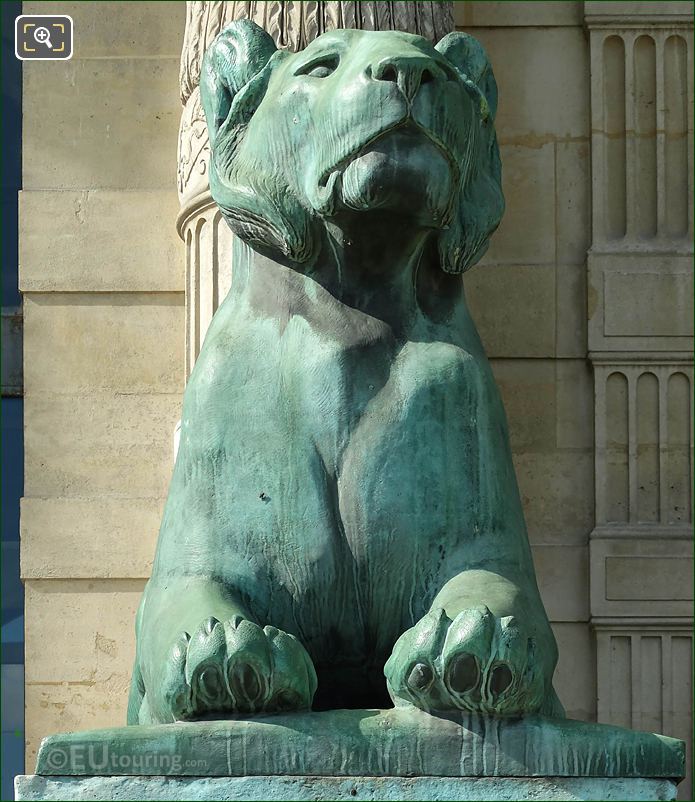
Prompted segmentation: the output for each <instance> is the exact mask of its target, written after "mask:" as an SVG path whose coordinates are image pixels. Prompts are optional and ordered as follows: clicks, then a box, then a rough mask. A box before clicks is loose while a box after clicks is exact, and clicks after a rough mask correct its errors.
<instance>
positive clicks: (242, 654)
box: [138, 579, 317, 724]
mask: <svg viewBox="0 0 695 802" xmlns="http://www.w3.org/2000/svg"><path fill="white" fill-rule="evenodd" d="M139 619H140V624H139V627H140V630H141V631H140V632H138V641H139V643H140V644H141V649H140V650H139V653H138V669H139V673H140V678H141V682H142V686H143V689H144V697H143V699H142V703H141V707H140V711H139V715H138V720H139V723H141V724H146V723H167V722H171V721H179V720H185V719H195V718H200V717H201V716H206V715H215V714H219V713H227V714H230V713H232V714H233V713H260V712H275V711H280V710H304V709H309V708H310V707H311V702H312V699H313V696H314V693H315V691H316V686H317V681H316V672H315V671H314V666H313V664H312V662H311V658H310V657H309V655H308V654H307V652H306V650H305V649H304V647H303V646H302V644H301V643H300V642H299V641H298V640H297V638H296V637H294V635H291V634H289V633H287V632H283V631H282V630H279V629H277V628H276V627H273V626H261V625H260V624H259V623H257V622H256V621H254V620H253V619H252V618H251V616H250V615H249V614H248V613H247V611H246V610H244V609H243V607H242V606H241V605H239V604H237V603H235V602H234V600H233V599H232V598H230V597H228V595H227V594H224V593H222V592H221V591H220V589H219V587H218V586H217V585H216V583H214V582H211V581H206V580H200V579H189V580H181V579H178V580H175V581H174V582H171V583H167V584H166V585H163V584H161V583H159V584H154V583H151V584H150V586H148V588H147V590H146V593H145V596H144V597H143V606H142V610H141V612H140V615H139Z"/></svg>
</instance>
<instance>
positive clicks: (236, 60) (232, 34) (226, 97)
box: [200, 19, 277, 146]
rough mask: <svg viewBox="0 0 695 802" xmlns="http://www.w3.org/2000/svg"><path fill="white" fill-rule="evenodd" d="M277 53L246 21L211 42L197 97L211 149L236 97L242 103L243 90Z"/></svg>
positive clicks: (259, 30) (261, 32) (270, 40)
mask: <svg viewBox="0 0 695 802" xmlns="http://www.w3.org/2000/svg"><path fill="white" fill-rule="evenodd" d="M276 50H277V48H276V46H275V42H274V41H273V38H272V36H270V34H268V33H267V32H266V31H264V30H263V28H261V27H259V26H258V25H256V23H255V22H252V21H251V20H247V19H243V20H238V21H237V22H232V23H231V25H228V26H227V27H226V28H224V30H222V31H221V32H220V33H219V34H218V36H217V37H216V38H215V39H214V40H213V42H212V44H211V45H210V47H209V48H208V49H207V51H206V52H205V56H204V57H203V64H202V68H201V74H200V96H201V100H202V103H203V109H204V111H205V119H206V121H207V124H208V133H209V136H210V145H211V146H214V144H215V140H216V138H217V133H218V131H219V130H220V128H221V127H222V126H223V125H224V124H225V122H226V121H227V118H228V117H229V112H230V109H231V107H232V104H233V103H234V101H235V99H237V96H239V97H238V100H241V99H242V95H243V94H245V93H244V92H243V90H245V89H246V87H248V86H249V84H251V82H252V81H253V80H254V79H255V78H256V77H257V76H258V75H259V73H260V72H261V71H262V70H263V68H264V67H265V66H266V65H267V64H268V62H269V61H270V59H271V57H272V55H273V53H275V51H276ZM240 93H241V95H240Z"/></svg>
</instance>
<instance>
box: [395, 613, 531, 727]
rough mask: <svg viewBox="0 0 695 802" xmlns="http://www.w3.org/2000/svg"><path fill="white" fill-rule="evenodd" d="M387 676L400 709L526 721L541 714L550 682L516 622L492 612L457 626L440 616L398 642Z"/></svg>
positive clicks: (466, 616) (463, 616) (466, 617)
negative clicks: (524, 716)
mask: <svg viewBox="0 0 695 802" xmlns="http://www.w3.org/2000/svg"><path fill="white" fill-rule="evenodd" d="M384 673H385V675H386V679H387V685H388V690H389V693H390V695H391V698H392V699H393V701H394V703H395V704H396V705H397V706H398V705H405V704H413V705H415V706H416V707H419V708H420V709H422V710H426V711H432V710H467V711H469V712H471V713H484V714H488V715H519V714H523V713H533V712H536V711H538V710H539V709H540V707H541V705H542V704H543V701H544V697H545V692H546V677H545V675H544V671H543V669H542V667H541V666H540V665H539V664H538V662H537V660H536V659H535V642H534V639H533V638H532V637H529V635H528V634H527V633H526V631H525V629H524V627H523V625H522V624H521V623H520V622H519V621H517V620H516V619H515V618H514V617H513V616H506V617H502V618H498V617H497V616H495V615H493V614H492V613H491V612H490V610H488V608H487V607H485V606H481V607H475V608H472V609H468V610H464V611H462V612H461V613H459V615H457V616H456V618H454V620H453V621H452V620H451V619H450V618H448V617H447V615H446V614H445V612H444V610H434V611H432V612H430V613H428V614H427V615H426V616H425V617H424V618H422V619H421V620H420V621H419V622H418V623H417V624H416V625H415V626H414V627H412V628H411V629H409V630H407V631H406V632H404V633H403V635H401V637H400V638H399V639H398V641H396V644H395V645H394V647H393V652H392V654H391V657H390V658H389V659H388V661H387V663H386V665H385V667H384Z"/></svg>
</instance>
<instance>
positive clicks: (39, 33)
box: [34, 25, 53, 50]
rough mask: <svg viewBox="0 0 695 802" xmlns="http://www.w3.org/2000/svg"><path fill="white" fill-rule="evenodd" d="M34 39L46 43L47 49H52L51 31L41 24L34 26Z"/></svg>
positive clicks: (42, 43)
mask: <svg viewBox="0 0 695 802" xmlns="http://www.w3.org/2000/svg"><path fill="white" fill-rule="evenodd" d="M34 39H35V40H36V41H37V42H38V43H39V44H41V45H46V47H47V48H48V49H49V50H52V49H53V45H52V44H51V32H50V31H49V30H48V28H44V27H43V26H42V25H41V26H39V27H38V28H36V30H35V31H34Z"/></svg>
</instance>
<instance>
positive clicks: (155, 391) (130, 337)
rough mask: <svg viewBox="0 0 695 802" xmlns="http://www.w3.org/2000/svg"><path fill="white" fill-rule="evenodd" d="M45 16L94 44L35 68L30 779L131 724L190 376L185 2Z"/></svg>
mask: <svg viewBox="0 0 695 802" xmlns="http://www.w3.org/2000/svg"><path fill="white" fill-rule="evenodd" d="M32 12H33V13H40V14H52V13H67V14H70V15H71V16H72V17H73V20H74V24H75V42H74V46H75V55H74V58H73V59H72V60H70V61H67V62H50V61H42V62H25V64H24V97H25V98H26V102H25V105H24V128H23V130H24V143H23V144H24V190H23V192H22V193H21V203H20V284H21V289H22V291H23V293H24V314H25V325H26V337H25V360H24V361H25V366H26V385H25V387H26V397H25V404H26V407H25V409H26V416H25V420H26V430H25V444H26V482H25V497H24V499H23V503H22V524H21V525H22V574H23V578H24V582H25V587H26V691H27V695H26V726H27V730H26V733H27V771H31V770H33V766H34V759H35V753H36V747H37V745H38V742H39V741H40V739H41V737H42V736H43V735H46V734H47V733H49V732H56V731H58V730H66V729H80V728H85V727H100V726H104V725H108V724H117V723H121V722H123V721H124V720H125V705H126V698H127V688H128V682H129V675H130V670H131V664H132V660H133V654H134V634H133V632H134V629H133V624H134V615H135V610H136V606H137V603H138V600H139V597H140V593H141V590H142V588H143V586H144V583H145V577H146V576H147V575H148V572H149V566H150V564H151V560H152V556H153V551H154V544H155V539H156V534H157V528H158V525H159V518H160V514H161V510H162V505H163V498H164V496H165V494H166V490H167V485H168V481H169V475H170V472H171V468H172V433H173V430H174V425H175V423H176V421H177V419H178V418H179V414H180V413H179V410H180V403H181V393H182V390H183V386H184V293H183V287H184V254H183V249H182V246H181V241H180V239H179V237H178V235H177V233H176V230H175V227H174V221H175V220H176V215H177V211H178V200H177V194H176V141H177V131H178V125H179V118H180V101H179V90H178V73H179V57H180V53H181V41H182V38H183V29H184V22H185V16H186V10H185V4H183V3H178V2H170V3H154V2H153V3H141V2H127V3H121V2H105V3H80V2H72V3H65V2H51V3H43V2H41V3H24V13H32Z"/></svg>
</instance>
